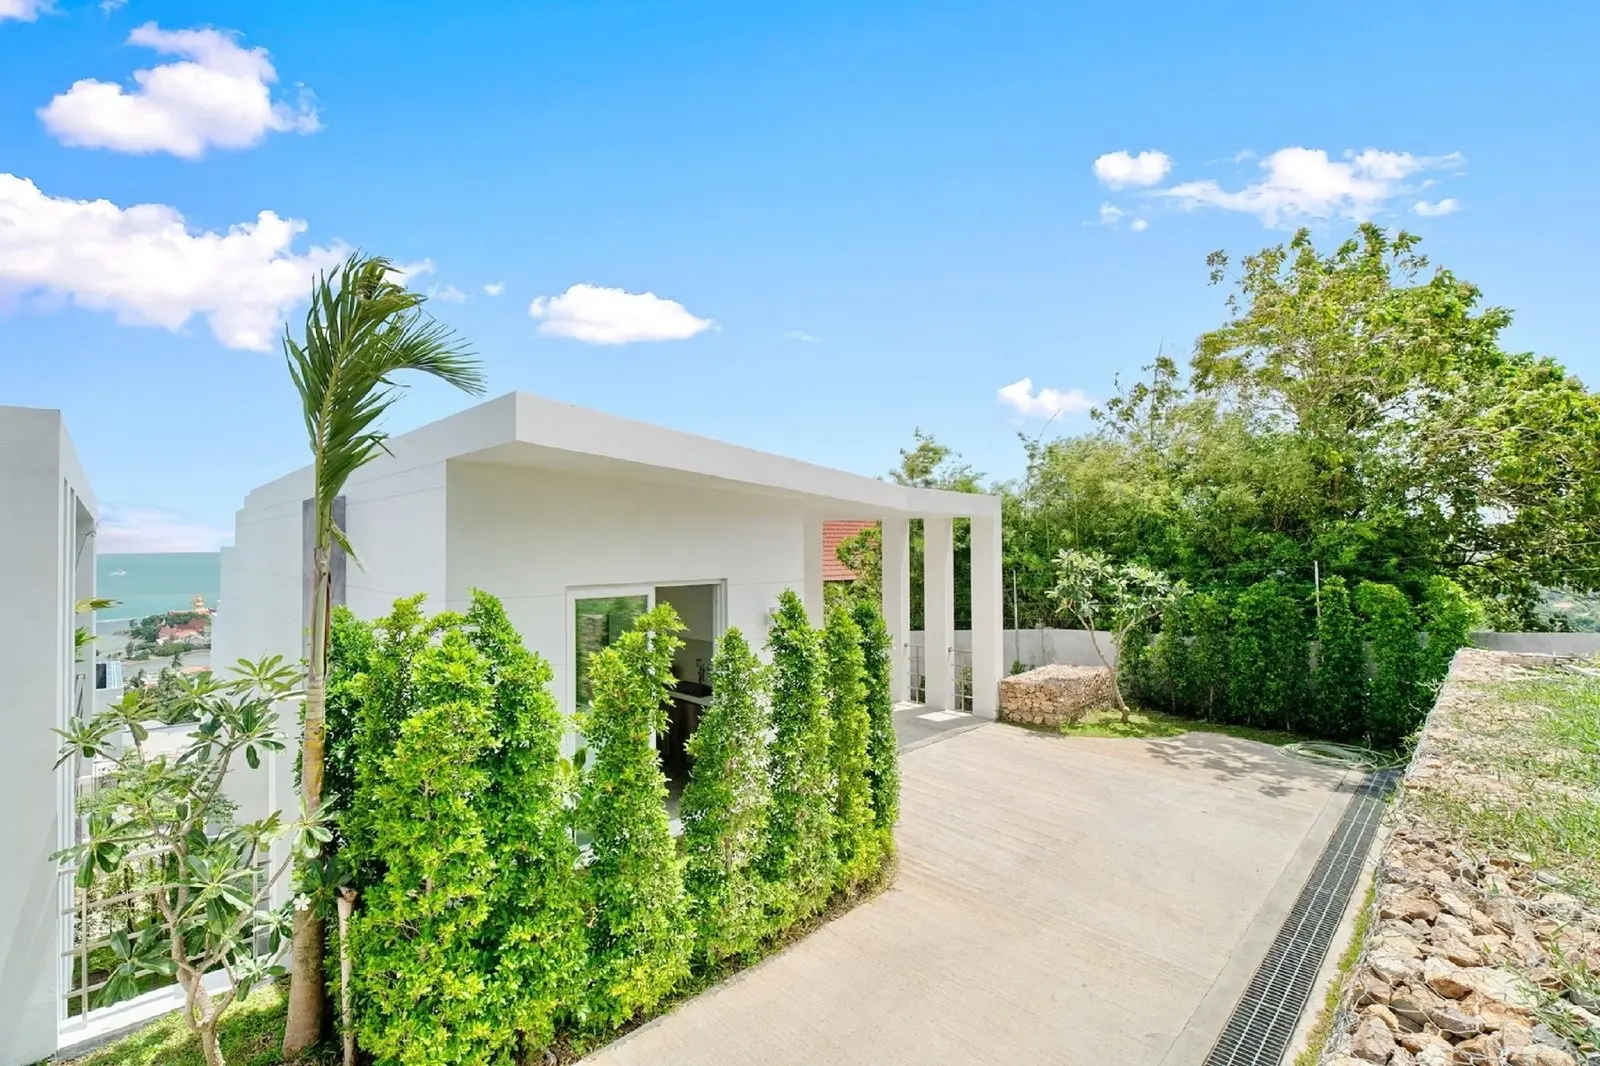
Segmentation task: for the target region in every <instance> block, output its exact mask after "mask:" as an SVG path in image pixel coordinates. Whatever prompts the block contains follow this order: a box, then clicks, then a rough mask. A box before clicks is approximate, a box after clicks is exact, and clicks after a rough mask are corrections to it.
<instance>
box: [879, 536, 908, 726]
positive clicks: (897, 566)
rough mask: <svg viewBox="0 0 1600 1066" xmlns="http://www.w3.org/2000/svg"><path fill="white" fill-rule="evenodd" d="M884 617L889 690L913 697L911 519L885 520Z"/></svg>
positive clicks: (900, 697) (899, 697)
mask: <svg viewBox="0 0 1600 1066" xmlns="http://www.w3.org/2000/svg"><path fill="white" fill-rule="evenodd" d="M883 621H884V624H885V625H886V626H888V627H889V640H890V647H889V670H890V672H889V691H890V693H892V694H893V696H894V699H895V702H897V703H898V702H899V701H901V700H906V699H910V698H911V520H910V519H909V518H885V519H884V520H883Z"/></svg>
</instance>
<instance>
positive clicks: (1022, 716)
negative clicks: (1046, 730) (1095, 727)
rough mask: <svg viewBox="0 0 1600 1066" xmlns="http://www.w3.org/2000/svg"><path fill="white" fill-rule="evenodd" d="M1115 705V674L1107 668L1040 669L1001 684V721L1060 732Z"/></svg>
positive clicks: (1045, 667) (1063, 667)
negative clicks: (1065, 724) (1113, 680)
mask: <svg viewBox="0 0 1600 1066" xmlns="http://www.w3.org/2000/svg"><path fill="white" fill-rule="evenodd" d="M1110 704H1111V671H1110V670H1107V669H1106V668H1105V667H1103V666H1063V665H1054V666H1040V667H1038V668H1036V669H1033V670H1029V671H1027V672H1026V673H1021V674H1013V675H1012V676H1011V677H1007V678H1003V679H1002V680H1001V682H1000V717H1001V718H1002V719H1004V720H1005V721H1008V722H1018V723H1020V724H1022V725H1038V726H1048V727H1050V728H1052V729H1054V728H1059V727H1060V726H1061V725H1062V724H1063V723H1073V722H1078V721H1080V720H1082V718H1083V716H1084V715H1086V714H1088V713H1089V712H1090V711H1091V710H1093V709H1094V708H1096V707H1105V706H1109V705H1110Z"/></svg>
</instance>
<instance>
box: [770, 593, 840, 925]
mask: <svg viewBox="0 0 1600 1066" xmlns="http://www.w3.org/2000/svg"><path fill="white" fill-rule="evenodd" d="M767 648H768V650H769V652H770V653H771V656H772V719H773V726H774V729H775V734H774V737H773V743H772V820H771V826H772V830H771V833H770V834H769V838H768V846H767V854H766V857H765V859H764V860H763V863H762V867H763V872H764V874H765V876H766V879H767V881H768V883H769V884H770V885H772V886H773V905H774V910H775V913H774V915H773V918H774V926H775V927H776V928H782V927H784V926H787V925H788V924H789V923H790V922H791V921H793V920H795V919H796V918H802V917H805V916H806V915H809V914H813V913H815V912H816V911H817V910H818V909H820V908H821V907H822V905H823V904H824V903H826V902H827V899H828V896H829V895H830V893H831V892H832V891H833V886H834V882H835V875H836V869H835V867H836V865H837V855H836V853H835V851H834V848H833V802H834V796H833V791H834V789H833V772H832V766H831V759H830V751H831V749H832V746H833V735H832V733H833V731H832V723H830V722H829V720H828V704H827V692H826V689H825V678H824V673H823V661H822V647H821V642H820V641H819V639H818V635H817V631H816V630H814V629H812V628H811V622H810V620H809V619H807V617H806V609H805V606H804V605H803V604H802V603H801V602H800V597H799V596H797V595H796V594H795V592H794V590H793V589H785V590H784V591H783V593H782V594H781V595H780V596H779V597H778V608H777V610H776V611H774V612H773V617H772V626H771V628H770V630H769V631H768V634H767Z"/></svg>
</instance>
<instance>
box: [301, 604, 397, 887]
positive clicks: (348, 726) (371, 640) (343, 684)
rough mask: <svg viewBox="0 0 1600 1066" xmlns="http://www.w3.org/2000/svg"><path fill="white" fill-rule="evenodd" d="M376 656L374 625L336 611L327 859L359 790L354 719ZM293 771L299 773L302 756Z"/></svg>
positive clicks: (325, 792)
mask: <svg viewBox="0 0 1600 1066" xmlns="http://www.w3.org/2000/svg"><path fill="white" fill-rule="evenodd" d="M377 651H378V638H377V635H376V634H375V633H374V632H373V628H372V626H371V625H370V624H369V623H367V622H363V621H361V619H359V618H357V617H356V616H355V614H354V613H353V612H352V611H351V610H350V608H348V607H344V606H339V607H335V608H334V609H333V617H332V619H331V622H330V624H329V627H328V694H327V710H326V715H327V742H326V745H327V746H326V751H325V754H324V760H323V779H322V808H323V810H324V811H326V812H327V813H328V815H329V816H330V817H331V818H332V825H331V826H330V828H331V829H332V830H333V841H332V842H331V843H329V844H328V846H326V847H324V848H323V849H322V851H323V855H324V856H328V857H332V856H333V855H334V854H335V853H336V852H338V850H339V849H340V848H342V847H343V846H344V834H343V832H342V831H341V827H340V825H339V822H340V820H341V819H340V816H341V815H342V814H343V813H344V812H345V811H347V810H349V808H350V801H351V800H352V799H353V798H354V796H355V791H356V757H357V744H356V720H357V717H358V716H359V715H360V713H361V701H362V694H363V690H364V688H365V684H366V681H365V677H366V675H367V674H368V673H369V672H370V671H371V670H372V659H373V656H374V655H376V654H377ZM295 768H296V771H298V769H299V757H298V756H297V757H296V759H295Z"/></svg>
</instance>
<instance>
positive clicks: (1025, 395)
mask: <svg viewBox="0 0 1600 1066" xmlns="http://www.w3.org/2000/svg"><path fill="white" fill-rule="evenodd" d="M996 395H997V396H998V397H999V399H1000V402H1001V403H1003V404H1005V405H1006V406H1008V407H1012V408H1015V409H1016V411H1017V413H1018V414H1021V415H1024V416H1026V417H1028V418H1053V417H1054V416H1056V415H1079V414H1083V413H1084V412H1085V411H1088V410H1089V409H1090V408H1091V407H1093V406H1094V401H1093V400H1091V399H1089V397H1088V396H1086V395H1084V392H1083V390H1082V389H1068V390H1067V391H1065V392H1062V391H1060V390H1058V389H1048V388H1043V387H1041V388H1040V389H1039V390H1038V391H1037V392H1036V391H1034V388H1033V379H1032V378H1023V379H1022V380H1020V381H1013V382H1012V383H1011V384H1009V385H1007V386H1006V387H1005V388H1003V389H1001V390H1000V391H999V392H998V393H997V394H996Z"/></svg>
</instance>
